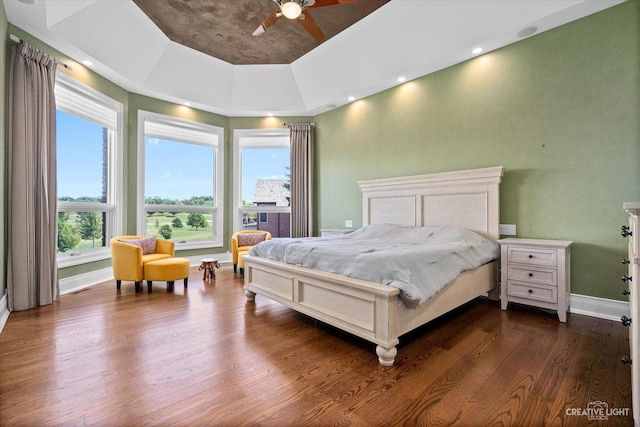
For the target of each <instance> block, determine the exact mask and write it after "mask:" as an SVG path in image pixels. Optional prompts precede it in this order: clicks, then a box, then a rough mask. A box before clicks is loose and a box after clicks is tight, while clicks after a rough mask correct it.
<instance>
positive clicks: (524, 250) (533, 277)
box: [498, 238, 573, 323]
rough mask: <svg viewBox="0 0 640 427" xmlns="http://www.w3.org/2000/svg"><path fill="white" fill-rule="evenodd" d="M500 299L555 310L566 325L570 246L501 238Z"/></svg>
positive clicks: (554, 241) (535, 240)
mask: <svg viewBox="0 0 640 427" xmlns="http://www.w3.org/2000/svg"><path fill="white" fill-rule="evenodd" d="M498 243H499V244H500V253H501V257H500V263H501V273H500V284H501V289H500V299H501V305H502V309H503V310H506V309H507V306H508V305H509V302H516V303H520V304H526V305H530V306H534V307H540V308H546V309H551V310H556V311H557V312H558V318H559V319H560V321H561V322H563V323H566V321H567V311H568V310H569V298H570V295H571V244H572V243H573V242H570V241H565V240H538V239H516V238H509V239H501V240H498Z"/></svg>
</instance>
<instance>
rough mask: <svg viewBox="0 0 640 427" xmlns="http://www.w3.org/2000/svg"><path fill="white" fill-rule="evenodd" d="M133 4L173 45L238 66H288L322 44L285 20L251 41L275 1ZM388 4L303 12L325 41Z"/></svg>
mask: <svg viewBox="0 0 640 427" xmlns="http://www.w3.org/2000/svg"><path fill="white" fill-rule="evenodd" d="M133 1H134V3H135V4H136V5H138V7H140V9H142V11H143V12H144V13H145V14H146V15H147V16H148V17H149V18H150V19H151V20H152V21H153V22H154V23H155V24H156V25H157V26H158V28H159V29H160V30H161V31H162V32H163V33H164V34H166V36H167V37H168V38H169V39H170V40H172V41H174V42H176V43H179V44H182V45H184V46H188V47H190V48H192V49H195V50H197V51H200V52H202V53H205V54H207V55H211V56H213V57H216V58H219V59H221V60H223V61H226V62H229V63H231V64H234V65H248V64H254V65H255V64H290V63H292V62H293V61H295V60H296V59H298V58H300V57H301V56H302V55H304V54H305V53H307V52H309V51H310V50H312V49H314V48H316V47H317V46H319V45H320V44H321V42H317V41H316V40H315V39H314V38H313V37H312V36H311V35H310V34H309V33H307V32H306V31H305V30H304V28H302V27H301V26H300V25H299V24H298V23H297V22H296V21H295V20H294V21H291V20H288V19H286V18H284V17H283V18H280V19H279V20H278V22H277V23H275V24H274V25H273V26H272V27H271V28H269V30H268V31H267V32H265V33H264V34H263V35H261V36H252V35H251V34H252V33H253V32H254V31H255V29H256V28H258V26H260V24H261V23H262V22H263V21H264V20H265V19H266V18H267V16H269V14H270V13H271V12H272V11H274V10H277V9H278V6H277V5H276V4H275V3H274V2H273V1H272V0H233V1H216V2H212V1H211V0H190V1H158V0H133ZM388 1H389V0H361V1H359V2H355V3H345V4H340V5H334V6H326V7H320V8H313V9H308V10H307V11H306V12H305V13H307V14H309V15H311V16H313V19H314V20H315V21H316V23H317V24H318V26H319V27H320V28H321V30H322V32H323V33H324V35H325V36H326V39H325V41H326V40H328V39H330V38H331V37H333V36H335V35H336V34H338V33H340V32H341V31H343V30H344V29H346V28H348V27H350V26H351V25H353V24H354V23H356V22H357V21H359V20H360V19H362V18H364V17H365V16H367V15H368V14H370V13H371V12H373V11H374V10H376V9H378V8H379V7H380V6H382V5H383V4H385V3H387V2H388Z"/></svg>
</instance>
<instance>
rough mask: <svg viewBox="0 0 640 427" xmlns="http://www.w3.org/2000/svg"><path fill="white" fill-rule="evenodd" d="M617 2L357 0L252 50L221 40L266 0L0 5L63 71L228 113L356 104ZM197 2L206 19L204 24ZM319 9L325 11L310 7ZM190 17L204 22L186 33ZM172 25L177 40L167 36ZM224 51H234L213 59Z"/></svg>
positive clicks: (244, 27) (270, 35) (252, 19)
mask: <svg viewBox="0 0 640 427" xmlns="http://www.w3.org/2000/svg"><path fill="white" fill-rule="evenodd" d="M623 1H624V0H509V1H504V0H441V1H438V0H391V1H388V2H385V1H383V0H361V1H360V2H358V3H353V4H346V5H340V6H329V7H324V8H318V9H313V10H311V13H313V16H314V18H316V20H317V21H318V24H319V25H320V26H321V27H323V30H325V31H326V34H327V36H329V35H330V34H333V33H334V32H335V33H336V34H335V35H333V36H332V37H330V38H329V37H328V39H327V40H325V41H324V42H323V43H320V44H318V45H313V46H311V45H309V44H308V43H309V42H310V40H308V39H309V37H308V34H307V33H306V32H303V30H302V28H299V27H300V26H299V25H286V24H294V23H293V22H278V23H276V24H275V25H274V26H273V27H271V28H270V29H269V30H268V31H267V33H265V34H264V35H263V36H260V37H257V38H259V39H260V43H265V44H266V45H267V46H266V47H265V46H264V45H262V46H260V47H256V48H255V49H254V50H253V53H251V54H250V52H251V48H250V47H246V46H245V45H243V44H241V43H240V44H234V43H233V40H230V39H234V38H235V37H240V35H241V36H242V37H248V36H246V33H247V31H249V32H253V31H254V30H255V28H257V26H258V25H259V24H260V22H261V21H262V17H261V16H262V15H263V14H265V13H267V14H268V13H269V12H270V11H271V10H273V8H274V6H275V4H274V3H273V2H272V1H271V0H229V1H221V0H215V1H213V0H172V1H159V0H136V2H135V3H134V1H133V0H119V1H114V0H84V1H76V0H56V1H44V0H3V5H4V8H5V11H6V14H7V18H8V20H9V22H10V23H11V24H13V25H15V26H16V27H18V28H20V29H22V30H24V31H26V32H27V33H29V34H31V35H33V36H34V37H37V38H38V39H40V40H42V41H43V42H45V43H47V44H49V45H50V46H52V47H53V48H55V49H57V50H58V51H60V52H62V53H64V54H65V55H67V56H68V57H69V58H72V59H73V60H74V61H77V62H76V63H74V62H71V65H72V67H83V65H81V63H82V61H83V60H90V61H92V62H93V64H94V65H92V66H91V68H92V69H93V70H94V71H95V72H97V73H99V74H100V75H102V76H104V77H105V78H107V79H109V80H111V81H113V82H114V83H116V84H118V85H119V86H121V87H123V88H124V89H126V90H127V91H130V92H133V93H139V94H142V95H147V96H151V97H155V98H158V99H163V100H167V101H170V102H176V103H184V102H189V103H190V104H191V105H192V106H193V107H195V108H200V109H202V110H205V111H211V112H214V113H219V114H223V115H226V116H230V117H236V116H263V115H267V114H268V113H271V114H273V115H276V116H295V115H300V116H313V115H316V114H320V113H322V112H325V111H328V110H330V109H333V108H336V107H339V106H342V105H344V104H346V103H348V102H350V101H349V100H348V97H350V96H351V97H353V98H355V99H359V98H363V97H366V96H368V95H371V94H373V93H376V92H380V91H382V90H385V89H388V88H390V87H393V86H396V85H398V84H400V83H398V78H399V77H400V76H403V77H404V78H405V79H406V80H411V79H415V78H417V77H420V76H423V75H425V74H429V73H432V72H435V71H437V70H440V69H443V68H446V67H449V66H451V65H454V64H457V63H460V62H462V61H466V60H468V59H471V58H473V56H475V55H476V54H473V53H472V50H473V49H474V48H476V47H482V48H483V53H488V52H491V51H493V50H496V49H499V48H500V47H503V46H506V45H508V44H511V43H515V42H519V41H520V40H522V39H523V38H526V37H535V36H537V35H538V34H540V33H542V32H544V31H547V30H549V29H552V28H555V27H557V26H560V25H563V24H566V23H568V22H571V21H574V20H576V19H580V18H582V17H585V16H588V15H590V14H593V13H597V12H599V11H601V10H604V9H606V8H609V7H612V6H615V5H617V4H619V3H622V2H623ZM137 3H139V4H141V5H143V4H144V5H143V8H145V9H149V10H150V12H149V14H156V13H158V14H159V16H163V17H165V18H166V17H173V18H174V20H175V21H183V22H182V23H181V24H180V25H176V26H175V28H174V29H173V30H171V31H170V30H169V29H167V28H165V29H164V31H163V30H161V29H160V28H159V26H158V25H163V24H157V23H156V22H155V20H156V19H159V18H157V17H156V18H150V17H149V16H148V15H147V14H145V13H144V12H143V10H142V9H141V8H140V7H138V4H137ZM205 3H206V4H208V5H209V6H208V7H209V8H210V9H208V10H209V14H210V15H211V16H208V17H206V18H207V19H210V20H211V21H210V22H211V24H209V21H208V20H207V19H204V18H205V17H204V15H207V12H206V10H205V9H202V8H203V7H205ZM169 4H173V5H180V6H181V7H182V9H170V8H168V6H167V5H169ZM151 5H153V6H151ZM163 5H164V7H163ZM353 5H359V6H358V7H353V8H352V6H353ZM362 5H371V6H367V7H371V9H366V10H364V9H361V7H362ZM147 6H148V7H147ZM323 9H324V10H323ZM180 10H186V11H187V12H180ZM325 10H326V11H327V13H328V14H329V18H326V17H323V16H322V15H321V14H320V12H321V11H322V12H324V11H325ZM340 10H342V12H340ZM316 12H317V13H316ZM339 13H342V14H343V15H349V16H350V18H349V19H350V20H348V21H347V20H345V21H344V22H342V21H341V22H340V23H333V22H328V21H332V20H333V18H331V14H336V15H334V18H335V19H336V20H339V19H338V18H336V16H338V14H339ZM196 15H202V17H203V19H202V20H201V21H199V22H197V23H195V22H194V23H193V25H192V26H193V28H189V26H188V23H189V22H190V19H195V18H194V16H196ZM343 15H340V16H341V18H340V19H342V16H343ZM186 16H191V18H186ZM359 17H361V19H359ZM217 19H220V20H221V21H219V22H220V25H221V27H220V29H218V28H217V27H216V25H217V24H215V23H216V22H218V21H216V20H217ZM354 19H355V21H354V22H355V23H353V25H351V24H350V22H351V20H354ZM358 19H359V20H358ZM281 21H282V20H281ZM281 24H283V25H281ZM209 25H211V28H210V29H209V28H208V27H209ZM333 25H335V27H333ZM214 27H215V28H214ZM531 27H535V28H536V31H535V32H534V33H533V34H532V35H527V36H525V37H523V36H522V35H520V36H518V33H520V32H521V31H522V30H525V29H528V28H531ZM196 28H198V29H197V30H196ZM332 28H333V29H332ZM340 28H345V29H344V30H342V31H340ZM187 30H188V32H187V33H186V34H181V31H187ZM272 30H273V31H272ZM173 31H175V33H176V34H178V35H171V36H169V35H167V33H169V32H173ZM289 31H291V33H290V32H289ZM294 31H297V33H293V32H294ZM218 34H221V36H222V38H223V39H226V40H225V43H223V44H222V45H221V46H217V48H218V49H219V50H218V53H216V52H214V51H207V49H208V48H209V47H211V48H213V47H214V46H208V45H213V44H215V43H214V41H215V38H216V37H217V38H220V37H221V36H218ZM234 34H236V35H234ZM237 34H240V35H237ZM291 34H295V36H293V41H292V39H291ZM177 37H183V38H184V39H180V41H176V40H178V39H177ZM198 37H201V38H200V39H198ZM212 38H213V40H214V41H211V40H212ZM195 39H198V40H195ZM194 40H195V41H194ZM311 40H313V39H311ZM182 43H185V44H182ZM278 43H279V46H280V48H276V44H278ZM256 46H257V44H256ZM282 46H285V47H287V46H289V47H292V46H295V49H296V50H297V51H298V53H299V54H300V55H301V56H299V57H297V59H287V58H285V54H286V55H289V54H290V52H285V53H278V52H279V50H278V49H281V47H282ZM314 46H315V47H314ZM309 48H310V50H309ZM292 49H293V47H292ZM284 50H286V49H284ZM203 51H205V52H203ZM222 51H226V54H228V55H235V54H238V53H242V55H238V58H239V59H233V60H232V59H229V60H223V59H220V57H218V56H222V55H223V53H221V52H222ZM258 51H259V52H260V53H262V54H264V53H265V52H268V55H267V56H268V60H269V61H274V62H275V63H265V62H262V61H267V59H265V60H259V59H257V55H258V53H256V52H258ZM305 52H306V53H305ZM216 55H218V56H216ZM294 56H296V55H293V54H292V55H291V58H293V57H294ZM243 57H251V59H250V60H251V61H255V62H256V63H250V64H238V65H236V64H234V63H232V62H231V61H242V60H244V61H249V59H246V58H245V59H242V58H243ZM274 58H280V59H274ZM289 61H291V62H289Z"/></svg>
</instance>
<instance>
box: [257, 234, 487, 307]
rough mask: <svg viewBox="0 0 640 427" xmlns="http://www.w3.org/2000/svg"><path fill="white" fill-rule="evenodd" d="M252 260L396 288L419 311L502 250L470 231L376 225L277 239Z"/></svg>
mask: <svg viewBox="0 0 640 427" xmlns="http://www.w3.org/2000/svg"><path fill="white" fill-rule="evenodd" d="M249 254H250V255H255V256H259V257H263V258H268V259H272V260H278V261H283V262H286V263H289V264H295V265H299V266H303V267H308V268H316V269H318V270H323V271H327V272H331V273H337V274H342V275H344V276H349V277H354V278H359V279H364V280H368V281H371V282H376V283H382V284H385V285H390V286H394V287H396V288H398V289H400V290H401V291H402V292H401V295H402V299H403V301H404V302H405V303H406V304H407V305H408V306H409V307H418V306H419V305H420V304H422V303H423V302H425V301H426V300H428V299H429V298H431V297H433V296H434V295H435V294H436V292H438V291H439V290H440V289H442V288H444V287H445V286H446V285H447V284H449V283H450V282H452V281H453V280H454V279H455V278H456V277H458V275H460V273H462V272H464V271H467V270H473V269H474V268H477V267H479V266H481V265H483V264H485V263H487V262H489V261H491V260H494V259H496V258H498V256H499V254H500V250H499V247H498V245H497V244H496V243H494V242H492V241H490V240H489V239H487V238H486V237H483V236H481V235H479V234H477V233H474V232H472V231H470V230H467V229H464V228H457V227H403V226H399V225H392V224H375V225H369V226H366V227H363V228H361V229H359V230H356V231H354V232H353V233H351V234H347V235H343V236H335V237H310V238H299V239H295V238H278V239H271V240H267V241H265V242H262V243H260V244H258V245H256V246H254V247H253V248H251V251H250V252H249Z"/></svg>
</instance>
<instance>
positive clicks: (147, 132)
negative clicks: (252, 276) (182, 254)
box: [138, 111, 224, 249]
mask: <svg viewBox="0 0 640 427" xmlns="http://www.w3.org/2000/svg"><path fill="white" fill-rule="evenodd" d="M138 117H139V118H138V131H139V138H138V141H139V142H138V147H139V151H138V184H139V188H138V195H139V196H138V212H139V214H138V232H139V233H140V234H144V235H146V236H157V237H159V238H164V239H167V240H172V241H174V242H176V244H177V245H178V246H179V249H193V248H205V247H216V246H217V247H219V246H222V244H223V243H222V227H223V217H222V213H223V209H222V207H223V205H222V198H223V189H224V187H223V147H224V129H222V128H220V127H217V126H212V125H207V124H203V123H197V122H193V121H189V120H184V119H179V118H175V117H170V116H164V115H160V114H155V113H150V112H147V111H140V112H139V115H138Z"/></svg>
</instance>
